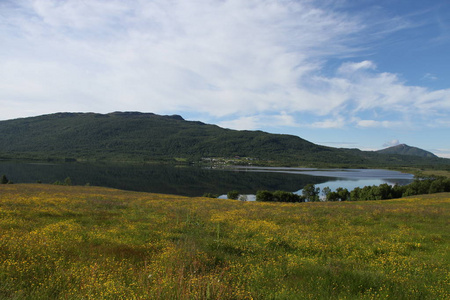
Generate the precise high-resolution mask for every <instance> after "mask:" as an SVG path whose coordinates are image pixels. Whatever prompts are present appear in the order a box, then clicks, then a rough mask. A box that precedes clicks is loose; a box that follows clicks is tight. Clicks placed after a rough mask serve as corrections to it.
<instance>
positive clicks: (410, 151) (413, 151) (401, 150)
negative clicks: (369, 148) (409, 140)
mask: <svg viewBox="0 0 450 300" xmlns="http://www.w3.org/2000/svg"><path fill="white" fill-rule="evenodd" d="M376 152H378V153H381V154H400V155H412V156H420V157H437V156H436V155H434V154H433V153H431V152H429V151H426V150H423V149H420V148H417V147H412V146H408V145H406V144H399V145H396V146H392V147H389V148H386V149H382V150H378V151H376Z"/></svg>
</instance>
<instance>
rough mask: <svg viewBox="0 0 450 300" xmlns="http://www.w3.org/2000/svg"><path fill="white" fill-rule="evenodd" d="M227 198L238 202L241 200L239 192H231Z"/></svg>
mask: <svg viewBox="0 0 450 300" xmlns="http://www.w3.org/2000/svg"><path fill="white" fill-rule="evenodd" d="M227 198H228V199H233V200H237V199H238V198H239V192H238V191H229V192H228V193H227Z"/></svg>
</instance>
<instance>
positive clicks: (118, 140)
mask: <svg viewBox="0 0 450 300" xmlns="http://www.w3.org/2000/svg"><path fill="white" fill-rule="evenodd" d="M236 156H240V157H250V158H255V159H257V160H259V161H263V162H264V161H265V162H268V161H272V162H275V163H276V164H279V165H304V166H305V165H315V166H318V165H351V166H375V165H376V166H385V165H417V164H426V165H430V164H431V165H440V164H447V165H449V161H450V160H444V159H440V158H420V157H411V156H402V155H384V154H377V153H374V152H364V151H360V150H356V149H353V150H352V149H336V148H331V147H324V146H319V145H316V144H313V143H311V142H308V141H306V140H304V139H301V138H299V137H297V136H292V135H281V134H269V133H266V132H261V131H237V130H230V129H224V128H220V127H218V126H215V125H208V124H204V123H201V122H194V121H185V120H184V119H183V118H182V117H181V116H177V115H174V116H160V115H156V114H151V113H139V112H115V113H110V114H95V113H56V114H50V115H43V116H38V117H30V118H22V119H14V120H7V121H0V158H33V159H49V160H51V159H66V160H121V161H155V160H168V161H171V160H174V159H175V158H184V159H187V160H191V161H198V160H200V159H201V158H204V157H236Z"/></svg>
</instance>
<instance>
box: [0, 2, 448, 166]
mask: <svg viewBox="0 0 450 300" xmlns="http://www.w3.org/2000/svg"><path fill="white" fill-rule="evenodd" d="M113 111H141V112H152V113H156V114H163V115H172V114H179V115H181V116H183V117H184V118H185V119H187V120H199V121H202V122H205V123H209V124H217V125H219V126H221V127H225V128H231V129H238V130H263V131H267V132H271V133H282V134H292V135H296V136H299V137H301V138H303V139H306V140H308V141H311V142H313V143H316V144H320V145H325V146H331V147H344V148H359V149H361V150H378V149H382V148H386V147H389V146H393V145H397V144H400V143H405V144H408V145H410V146H415V147H419V148H422V149H425V150H428V151H431V152H433V153H435V154H436V155H438V156H441V157H448V158H450V1H448V0H429V1H424V0H358V1H353V0H334V1H332V0H245V1H243V0H189V1H186V0H135V1H133V0H130V1H122V0H66V1H64V0H0V120H8V119H15V118H22V117H30V116H37V115H42V114H50V113H55V112H96V113H109V112H113Z"/></svg>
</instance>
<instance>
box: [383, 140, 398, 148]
mask: <svg viewBox="0 0 450 300" xmlns="http://www.w3.org/2000/svg"><path fill="white" fill-rule="evenodd" d="M397 145H400V141H399V140H398V139H393V140H390V141H387V142H386V143H384V144H383V147H385V148H386V147H393V146H397Z"/></svg>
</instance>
